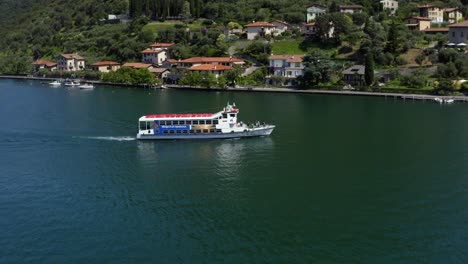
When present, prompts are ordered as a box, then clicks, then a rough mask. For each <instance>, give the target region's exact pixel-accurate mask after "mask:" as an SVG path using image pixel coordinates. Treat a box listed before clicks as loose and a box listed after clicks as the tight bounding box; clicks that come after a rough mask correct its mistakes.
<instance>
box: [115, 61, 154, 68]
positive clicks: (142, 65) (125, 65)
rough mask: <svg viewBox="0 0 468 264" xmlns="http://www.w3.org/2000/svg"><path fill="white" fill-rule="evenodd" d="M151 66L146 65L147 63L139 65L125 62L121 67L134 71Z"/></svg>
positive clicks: (139, 63) (138, 63)
mask: <svg viewBox="0 0 468 264" xmlns="http://www.w3.org/2000/svg"><path fill="white" fill-rule="evenodd" d="M151 66H153V65H151V64H148V63H141V62H127V63H124V65H122V67H131V68H135V69H140V68H149V67H151Z"/></svg>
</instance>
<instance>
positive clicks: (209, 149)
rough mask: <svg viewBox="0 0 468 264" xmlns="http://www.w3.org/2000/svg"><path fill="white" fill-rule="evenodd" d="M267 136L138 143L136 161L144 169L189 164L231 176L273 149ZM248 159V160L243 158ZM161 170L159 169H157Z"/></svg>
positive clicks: (271, 142)
mask: <svg viewBox="0 0 468 264" xmlns="http://www.w3.org/2000/svg"><path fill="white" fill-rule="evenodd" d="M273 147H274V144H273V140H272V138H271V137H261V138H249V139H227V140H201V141H185V140H181V141H138V142H137V149H138V158H139V160H140V162H141V164H142V165H143V166H145V167H164V164H177V163H183V164H184V166H185V165H188V164H191V165H192V166H193V167H194V168H199V167H205V166H209V167H213V166H214V167H216V169H217V170H216V171H217V173H219V174H223V175H225V174H232V173H235V172H236V171H237V170H238V169H239V168H240V167H242V166H245V165H246V163H250V162H252V161H253V159H255V158H253V157H255V156H257V157H258V158H261V157H260V156H266V155H267V154H268V153H271V151H272V150H273ZM247 157H248V158H247ZM160 169H161V168H160Z"/></svg>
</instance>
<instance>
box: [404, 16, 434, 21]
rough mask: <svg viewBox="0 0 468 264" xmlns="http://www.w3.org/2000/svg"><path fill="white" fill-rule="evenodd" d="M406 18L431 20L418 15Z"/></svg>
mask: <svg viewBox="0 0 468 264" xmlns="http://www.w3.org/2000/svg"><path fill="white" fill-rule="evenodd" d="M408 19H416V20H426V21H431V19H430V18H428V17H420V16H415V17H410V18H408Z"/></svg>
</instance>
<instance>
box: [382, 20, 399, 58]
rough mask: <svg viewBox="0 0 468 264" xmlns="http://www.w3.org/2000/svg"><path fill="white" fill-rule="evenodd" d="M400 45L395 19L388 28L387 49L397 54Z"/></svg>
mask: <svg viewBox="0 0 468 264" xmlns="http://www.w3.org/2000/svg"><path fill="white" fill-rule="evenodd" d="M398 46H399V42H398V30H397V24H396V23H395V21H394V20H393V21H392V24H390V28H389V30H388V37H387V44H386V46H385V50H386V51H387V52H390V53H392V54H395V53H396V52H397V50H398Z"/></svg>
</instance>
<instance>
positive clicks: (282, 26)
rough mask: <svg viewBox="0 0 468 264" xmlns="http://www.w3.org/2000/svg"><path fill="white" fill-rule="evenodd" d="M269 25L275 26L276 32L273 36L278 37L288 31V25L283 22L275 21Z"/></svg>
mask: <svg viewBox="0 0 468 264" xmlns="http://www.w3.org/2000/svg"><path fill="white" fill-rule="evenodd" d="M271 24H273V25H275V26H276V31H275V33H274V34H275V35H280V34H281V33H283V32H285V31H286V30H288V27H289V24H288V23H286V22H284V21H281V20H275V21H273V22H271Z"/></svg>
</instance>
